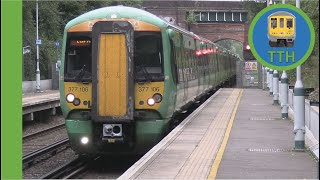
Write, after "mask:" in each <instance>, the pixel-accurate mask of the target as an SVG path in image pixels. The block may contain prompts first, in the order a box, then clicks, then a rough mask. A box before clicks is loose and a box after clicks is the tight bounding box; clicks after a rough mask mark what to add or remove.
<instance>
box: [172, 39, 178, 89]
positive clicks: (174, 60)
mask: <svg viewBox="0 0 320 180" xmlns="http://www.w3.org/2000/svg"><path fill="white" fill-rule="evenodd" d="M170 45H171V57H170V59H171V70H172V72H171V73H172V79H173V81H174V82H175V83H178V73H177V58H176V48H175V46H174V43H173V41H172V40H171V39H170Z"/></svg>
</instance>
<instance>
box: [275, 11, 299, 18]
mask: <svg viewBox="0 0 320 180" xmlns="http://www.w3.org/2000/svg"><path fill="white" fill-rule="evenodd" d="M288 15H289V16H293V17H295V16H294V15H293V14H291V13H289V12H285V11H278V12H274V13H272V14H270V15H269V17H271V16H288Z"/></svg>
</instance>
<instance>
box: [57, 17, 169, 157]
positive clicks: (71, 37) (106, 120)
mask: <svg viewBox="0 0 320 180" xmlns="http://www.w3.org/2000/svg"><path fill="white" fill-rule="evenodd" d="M130 21H133V20H112V21H96V22H94V23H93V22H92V21H91V22H83V23H82V24H79V25H77V26H75V27H72V28H70V29H69V31H68V32H67V36H66V38H65V43H66V46H65V61H64V67H63V70H64V72H63V74H64V77H63V81H62V84H60V88H61V92H62V93H61V99H62V101H61V107H62V109H63V112H64V115H65V118H66V128H67V131H68V135H69V139H70V142H71V145H72V148H73V149H74V150H75V151H76V152H79V153H115V152H116V153H132V152H134V151H138V152H139V151H141V150H142V151H143V149H148V148H149V147H150V145H152V144H155V143H156V142H157V141H158V140H159V139H160V138H161V136H162V135H163V131H164V129H165V127H164V125H165V123H166V122H165V121H163V115H162V112H161V110H160V109H161V104H162V101H163V95H164V68H163V64H164V63H163V62H164V60H163V53H162V52H163V50H162V49H163V47H162V38H161V32H160V28H158V27H156V26H153V25H145V26H144V27H146V28H141V27H138V28H137V27H134V26H133V25H132V24H133V22H130ZM90 23H91V29H81V28H83V27H86V28H87V26H86V25H88V26H89V24H90ZM92 24H93V25H92ZM140 24H142V25H143V22H140ZM148 28H149V29H148Z"/></svg>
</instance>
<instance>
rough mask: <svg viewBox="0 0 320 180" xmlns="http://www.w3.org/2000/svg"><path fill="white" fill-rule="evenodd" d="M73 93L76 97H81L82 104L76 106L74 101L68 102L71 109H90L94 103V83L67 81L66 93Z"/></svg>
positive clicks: (65, 85) (65, 84)
mask: <svg viewBox="0 0 320 180" xmlns="http://www.w3.org/2000/svg"><path fill="white" fill-rule="evenodd" d="M70 93H71V94H73V95H74V96H75V98H78V99H80V105H78V106H75V105H74V104H73V103H67V106H68V107H69V108H70V109H90V108H91V107H90V106H91V105H92V84H91V83H89V84H83V83H77V82H65V83H64V94H65V97H66V96H67V95H68V94H70Z"/></svg>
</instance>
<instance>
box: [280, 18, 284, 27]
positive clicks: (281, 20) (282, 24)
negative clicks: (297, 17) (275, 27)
mask: <svg viewBox="0 0 320 180" xmlns="http://www.w3.org/2000/svg"><path fill="white" fill-rule="evenodd" d="M283 27H284V19H283V18H280V28H283Z"/></svg>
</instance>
